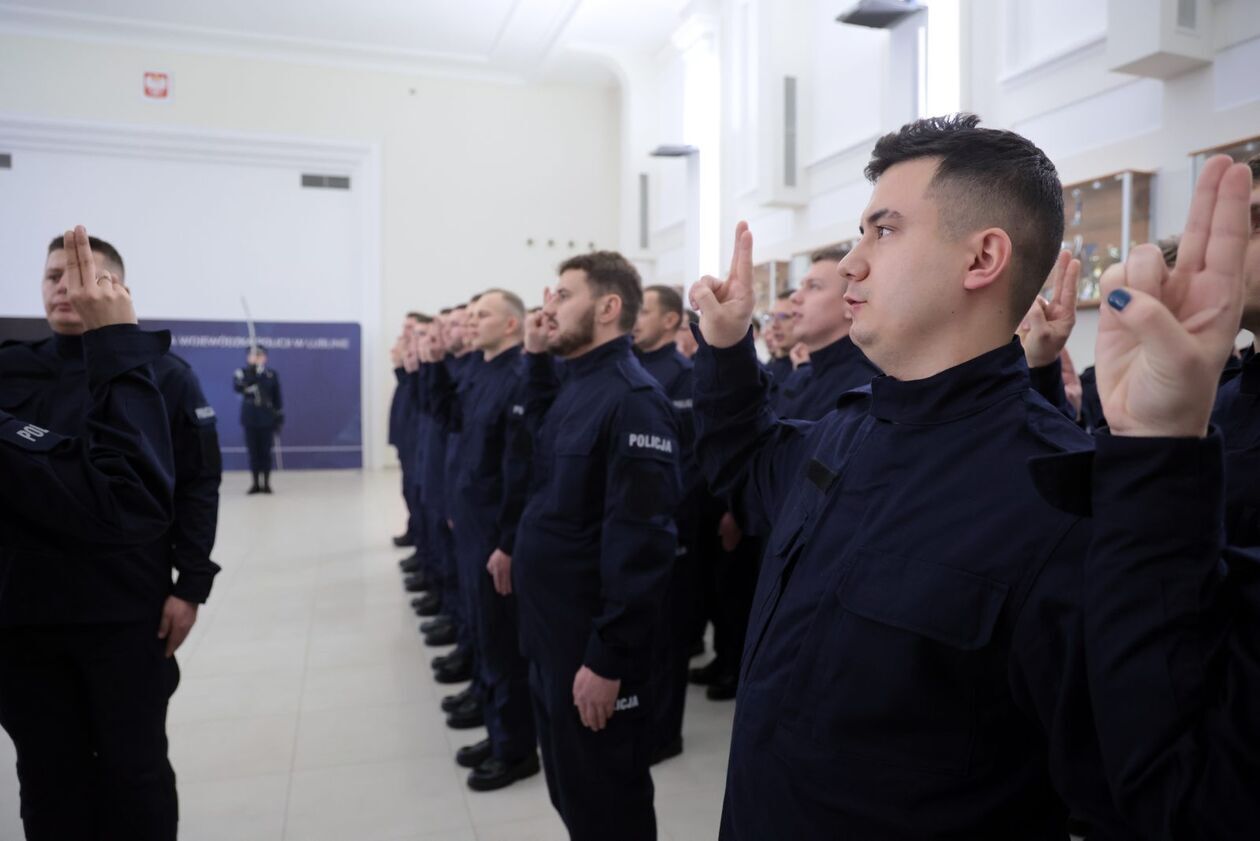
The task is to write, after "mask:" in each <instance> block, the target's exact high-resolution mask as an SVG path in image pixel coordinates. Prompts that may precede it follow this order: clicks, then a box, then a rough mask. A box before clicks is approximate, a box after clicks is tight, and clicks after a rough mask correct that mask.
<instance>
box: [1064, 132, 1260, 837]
mask: <svg viewBox="0 0 1260 841" xmlns="http://www.w3.org/2000/svg"><path fill="white" fill-rule="evenodd" d="M1251 191H1252V183H1251V174H1250V172H1249V171H1248V168H1247V166H1246V165H1244V164H1234V165H1231V162H1230V160H1229V159H1228V158H1226V157H1224V156H1219V157H1216V158H1213V159H1211V160H1209V161H1208V162H1207V164H1206V165H1205V166H1204V168H1203V172H1202V174H1201V175H1200V177H1199V182H1198V185H1197V186H1196V189H1195V194H1194V198H1193V200H1192V202H1191V206H1190V213H1189V217H1188V220H1187V224H1186V230H1185V233H1184V234H1183V236H1182V239H1181V247H1180V250H1179V253H1178V256H1177V263H1176V267H1175V268H1174V269H1172V271H1169V270H1168V268H1167V267H1166V265H1165V264H1164V261H1163V258H1162V256H1161V254H1160V251H1159V249H1158V248H1157V247H1156V246H1154V245H1141V246H1138V247H1137V248H1135V249H1133V251H1132V252H1131V253H1130V255H1129V258H1128V261H1127V262H1126V263H1124V264H1123V265H1118V266H1116V267H1114V268H1113V269H1112V270H1109V271H1108V272H1107V273H1105V274H1104V276H1103V280H1102V286H1103V295H1104V296H1105V299H1106V306H1104V308H1103V311H1102V313H1101V316H1100V320H1099V331H1098V348H1097V354H1096V359H1095V365H1096V368H1097V372H1098V392H1099V397H1100V399H1101V400H1102V404H1103V410H1104V413H1105V414H1106V417H1107V421H1108V424H1109V428H1110V434H1100V435H1098V437H1097V444H1098V448H1097V452H1096V453H1095V455H1094V459H1093V464H1092V482H1090V481H1088V474H1086V476H1085V477H1083V478H1085V481H1078V482H1075V483H1073V482H1069V481H1061V482H1060V483H1059V487H1057V488H1055V490H1056V491H1057V494H1055V496H1056V497H1057V498H1062V499H1065V500H1073V499H1076V500H1080V499H1082V498H1084V499H1086V500H1089V501H1091V502H1092V509H1093V517H1094V519H1093V532H1094V534H1093V544H1092V546H1091V547H1090V555H1089V561H1088V563H1087V564H1086V567H1085V569H1086V572H1085V575H1084V585H1085V586H1084V608H1085V610H1084V614H1085V622H1084V626H1085V645H1086V651H1087V658H1086V659H1087V662H1088V664H1089V692H1090V696H1091V697H1092V699H1093V703H1094V710H1095V715H1096V718H1097V724H1098V731H1097V732H1098V739H1099V741H1100V742H1101V744H1102V749H1103V758H1104V761H1105V767H1106V769H1107V772H1108V777H1109V779H1110V782H1111V787H1112V794H1113V797H1114V798H1115V802H1116V804H1117V806H1118V807H1119V809H1120V811H1121V812H1122V813H1123V814H1124V816H1125V818H1126V819H1127V820H1128V821H1129V822H1130V823H1131V825H1132V826H1133V827H1134V828H1135V829H1136V830H1138V832H1139V833H1140V835H1141V837H1143V838H1151V839H1174V838H1175V839H1194V838H1205V839H1206V838H1211V839H1217V838H1220V839H1225V838H1229V839H1233V838H1249V837H1252V836H1254V835H1255V832H1256V827H1257V826H1260V799H1257V798H1256V796H1255V793H1256V780H1257V779H1260V551H1258V550H1257V548H1256V547H1255V546H1254V545H1251V546H1248V547H1245V548H1237V547H1236V548H1229V549H1225V550H1224V554H1223V555H1222V547H1223V535H1224V530H1223V523H1224V516H1223V512H1224V509H1225V502H1226V499H1227V498H1226V496H1225V494H1224V489H1223V482H1222V472H1223V469H1222V468H1223V459H1222V455H1223V454H1222V442H1221V438H1220V434H1219V430H1217V429H1211V428H1209V416H1210V413H1211V411H1212V404H1213V399H1214V396H1215V392H1216V386H1217V379H1218V376H1219V374H1220V371H1221V368H1222V367H1223V366H1224V364H1225V360H1226V359H1227V358H1228V356H1229V354H1230V353H1231V351H1232V350H1233V342H1234V337H1235V336H1236V335H1237V333H1238V326H1239V316H1240V313H1241V312H1242V309H1243V292H1244V282H1243V281H1244V278H1245V277H1246V272H1245V270H1244V255H1245V254H1247V253H1248V240H1249V235H1250V237H1251V238H1252V239H1253V242H1254V232H1253V227H1254V226H1253V225H1249V224H1248V203H1249V198H1250V194H1251ZM1253 247H1254V246H1253ZM1252 253H1254V252H1252ZM1226 444H1227V445H1228V444H1229V440H1228V437H1227V438H1226ZM1227 463H1228V462H1227ZM1065 474H1066V471H1065ZM1251 478H1252V480H1253V481H1254V480H1255V477H1254V476H1252V477H1251ZM1082 491H1085V492H1086V493H1082Z"/></svg>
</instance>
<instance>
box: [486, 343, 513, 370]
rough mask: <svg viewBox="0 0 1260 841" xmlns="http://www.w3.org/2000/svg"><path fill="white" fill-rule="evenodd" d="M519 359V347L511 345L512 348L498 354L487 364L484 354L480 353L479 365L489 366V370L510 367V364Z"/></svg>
mask: <svg viewBox="0 0 1260 841" xmlns="http://www.w3.org/2000/svg"><path fill="white" fill-rule="evenodd" d="M520 358H521V346H520V345H513V346H512V347H510V348H508V349H507V350H505V351H503V352H502V353H500V354H499V355H498V356H496V357H495V358H494V359H491V360H490V361H489V362H487V361H486V354H485V352H484V351H483V352H482V353H481V364H482V365H489V366H490V368H492V369H495V368H503V367H506V366H510V365H512V363H514V362H515V361H516V360H518V359H520Z"/></svg>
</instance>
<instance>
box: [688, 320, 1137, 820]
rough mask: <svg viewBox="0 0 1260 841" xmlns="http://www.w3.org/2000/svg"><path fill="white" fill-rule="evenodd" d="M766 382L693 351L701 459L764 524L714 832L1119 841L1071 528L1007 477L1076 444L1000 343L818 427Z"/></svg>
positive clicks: (1012, 350) (742, 361)
mask: <svg viewBox="0 0 1260 841" xmlns="http://www.w3.org/2000/svg"><path fill="white" fill-rule="evenodd" d="M697 332H698V331H697ZM766 390H767V383H766V379H765V377H764V376H763V375H762V374H761V372H760V369H759V368H758V365H757V362H756V358H755V356H754V353H753V347H752V342H751V340H750V339H748V338H746V339H745V340H744V342H743V343H741V344H739V345H737V346H735V347H733V348H728V349H721V350H718V349H713V348H710V347H708V346H706V345H705V344H704V342H703V340H701V349H700V351H699V353H698V354H697V356H696V423H697V431H698V434H699V438H698V454H699V458H700V461H701V464H702V466H703V467H704V469H705V473H706V475H707V476H708V477H709V479H710V481H711V483H713V484H714V486H715V489H716V490H717V491H718V492H719V493H730V494H737V495H738V496H739V497H740V500H741V503H742V505H743V506H744V507H746V508H748V509H750V510H752V511H755V512H758V513H759V514H760V516H762V517H763V518H765V519H768V520H769V522H771V523H773V524H774V527H773V531H772V532H771V534H770V537H769V541H768V549H767V552H766V555H765V559H764V562H763V565H762V569H761V573H760V577H759V580H758V584H757V591H756V596H755V600H754V603H753V610H752V615H751V618H750V622H749V629H748V637H747V641H746V644H745V649H744V651H745V653H744V662H743V664H742V670H741V676H740V697H739V703H738V705H737V707H736V710H735V725H734V732H733V734H732V743H731V756H730V765H729V772H728V778H727V793H726V806H725V812H724V815H723V821H722V829H721V837H722V838H724V839H766V838H791V839H794V841H808V840H809V839H835V838H845V839H872V841H874V840H875V839H878V841H896V840H897V839H934V838H941V839H944V838H968V839H1016V838H1018V839H1021V840H1022V841H1031V840H1032V839H1036V840H1037V841H1041V839H1045V841H1051V839H1053V841H1063V838H1064V836H1065V821H1066V818H1067V811H1066V807H1065V805H1064V801H1065V800H1066V801H1067V803H1068V804H1070V806H1071V809H1072V811H1073V812H1074V813H1076V814H1077V815H1078V816H1080V817H1082V818H1084V819H1085V820H1087V821H1088V822H1089V823H1090V824H1091V825H1092V826H1093V829H1094V835H1093V836H1092V837H1093V838H1095V839H1104V838H1107V839H1110V838H1124V837H1132V833H1131V832H1130V831H1128V830H1126V829H1125V828H1124V827H1123V826H1122V825H1121V824H1120V821H1119V818H1118V816H1117V815H1116V813H1115V811H1114V808H1113V807H1112V806H1111V803H1110V798H1109V796H1108V791H1107V785H1106V780H1105V777H1104V775H1103V771H1102V763H1101V760H1100V753H1099V751H1100V748H1099V746H1098V745H1097V742H1096V740H1095V739H1094V736H1093V734H1094V727H1093V719H1092V711H1091V706H1090V703H1089V697H1088V691H1087V688H1086V681H1085V663H1084V645H1083V642H1082V634H1083V631H1082V623H1081V615H1080V588H1081V575H1082V562H1083V560H1084V558H1085V555H1086V551H1087V547H1088V538H1089V532H1088V521H1086V520H1084V519H1083V518H1081V517H1079V516H1077V515H1072V514H1068V513H1065V512H1061V511H1058V510H1056V509H1054V508H1053V507H1051V506H1050V505H1049V504H1048V503H1046V502H1045V501H1044V500H1043V499H1042V498H1041V497H1040V496H1039V494H1038V491H1037V488H1036V485H1034V482H1033V480H1032V477H1031V475H1030V473H1029V470H1028V467H1027V463H1028V462H1029V460H1030V459H1034V458H1038V457H1044V456H1053V455H1056V454H1060V453H1065V452H1071V451H1078V450H1088V449H1089V448H1090V447H1091V439H1090V437H1089V436H1088V435H1086V434H1085V433H1084V432H1082V431H1081V430H1080V429H1079V428H1077V427H1076V426H1075V425H1074V424H1073V423H1072V422H1071V421H1070V420H1068V419H1067V418H1065V417H1064V416H1063V415H1062V414H1060V413H1059V412H1058V411H1056V410H1055V409H1054V408H1053V407H1051V406H1050V405H1049V404H1048V403H1047V402H1046V401H1045V400H1044V399H1043V398H1041V397H1040V396H1039V395H1037V394H1036V393H1034V392H1033V391H1032V390H1031V389H1030V387H1029V378H1028V368H1027V365H1026V364H1025V361H1024V355H1023V351H1022V349H1021V348H1020V345H1019V342H1018V341H1014V342H1012V343H1011V344H1009V345H1007V346H1005V347H1002V348H998V349H996V350H994V351H991V352H989V353H986V354H984V355H982V356H980V357H977V358H975V359H973V360H971V361H969V362H966V363H964V364H962V365H959V366H957V367H955V368H952V369H950V370H947V371H944V372H942V373H940V374H938V375H936V376H934V377H931V378H928V379H925V380H920V381H915V382H899V381H897V380H894V379H892V378H890V377H879V378H877V379H875V380H874V381H873V382H871V383H870V384H869V385H868V386H867V387H864V388H861V389H857V390H854V391H850V392H848V393H847V394H844V395H843V396H839V399H838V401H837V406H836V410H835V411H833V412H831V413H830V414H828V415H827V416H826V417H824V418H823V419H822V420H821V421H818V422H816V423H810V422H802V421H779V420H778V419H777V418H776V417H775V416H774V414H773V412H772V411H771V409H770V406H769V402H768V398H767V395H766ZM834 396H835V395H833V397H834Z"/></svg>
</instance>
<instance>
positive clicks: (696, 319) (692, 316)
mask: <svg viewBox="0 0 1260 841" xmlns="http://www.w3.org/2000/svg"><path fill="white" fill-rule="evenodd" d="M687 323H688V324H699V323H700V313H698V312H696V311H695V310H687Z"/></svg>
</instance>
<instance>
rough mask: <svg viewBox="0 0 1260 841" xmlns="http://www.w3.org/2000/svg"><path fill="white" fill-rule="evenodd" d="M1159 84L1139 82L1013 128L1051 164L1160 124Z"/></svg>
mask: <svg viewBox="0 0 1260 841" xmlns="http://www.w3.org/2000/svg"><path fill="white" fill-rule="evenodd" d="M1163 93H1164V88H1163V84H1162V83H1161V82H1159V81H1156V80H1154V79H1140V80H1138V81H1136V82H1132V83H1131V84H1128V85H1125V86H1123V87H1120V88H1116V89H1115V90H1111V91H1107V92H1106V93H1103V94H1099V95H1098V96H1093V97H1089V98H1088V99H1082V100H1080V101H1078V102H1075V103H1073V104H1071V105H1068V106H1066V107H1064V108H1060V109H1058V110H1056V111H1051V112H1049V113H1047V114H1041V115H1039V116H1036V117H1032V118H1030V119H1028V120H1023V121H1021V122H1018V123H1016V124H1015V125H1014V126H1013V128H1014V130H1015V131H1017V132H1019V133H1020V134H1022V135H1024V136H1025V137H1028V138H1029V139H1031V140H1032V141H1034V142H1035V143H1036V144H1037V145H1038V146H1040V147H1041V148H1042V150H1043V151H1045V153H1046V154H1047V155H1049V156H1050V158H1051V159H1052V160H1057V159H1059V158H1066V157H1070V156H1072V155H1077V154H1080V153H1081V152H1084V151H1087V150H1089V149H1092V148H1095V147H1098V146H1106V145H1109V144H1112V143H1117V142H1119V141H1121V140H1125V139H1127V138H1130V137H1140V136H1141V135H1144V134H1149V133H1150V132H1153V131H1156V130H1158V129H1159V127H1160V125H1161V123H1162V120H1163Z"/></svg>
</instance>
